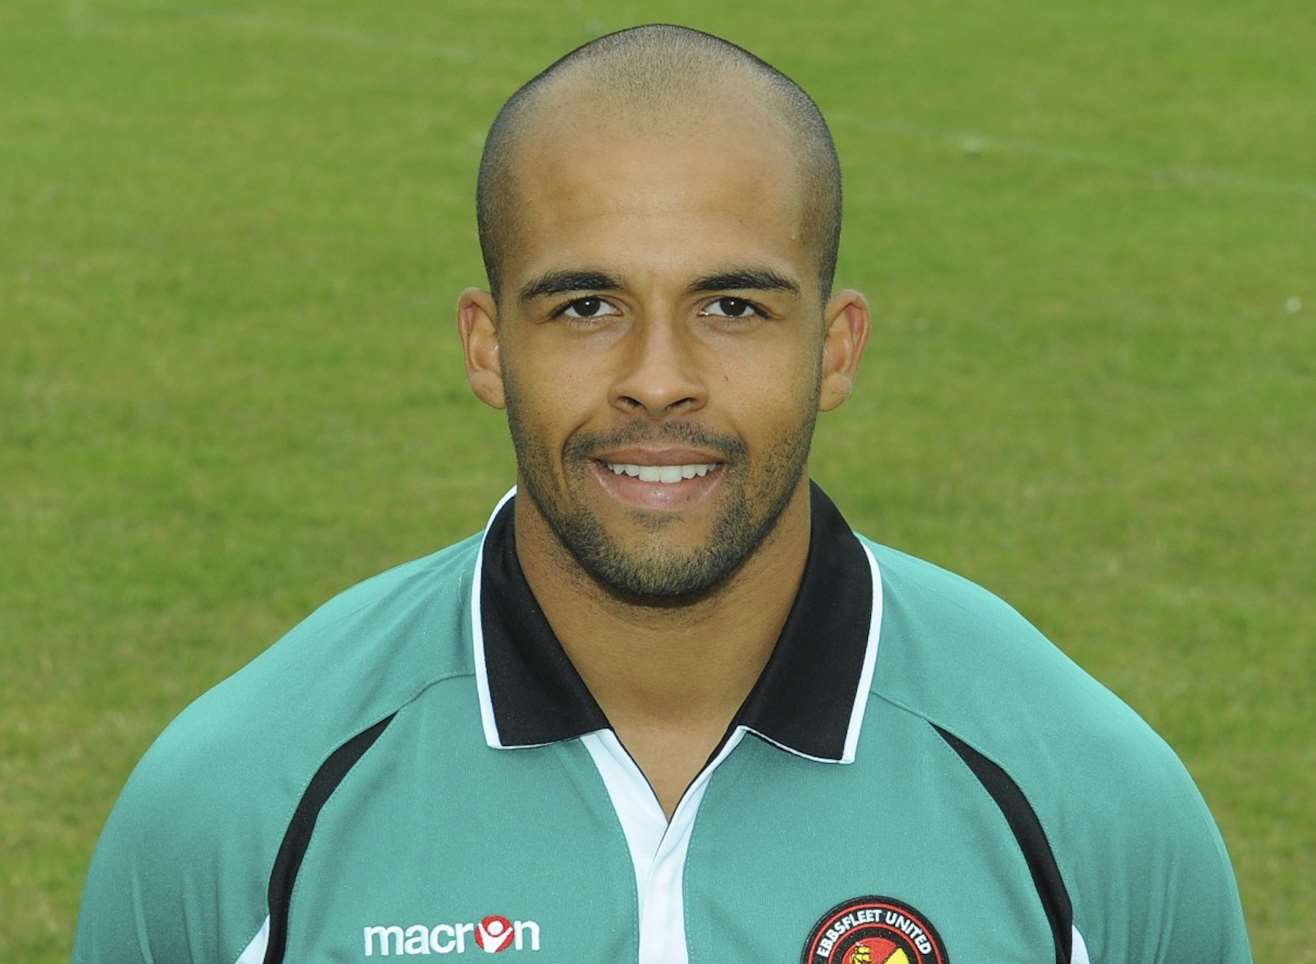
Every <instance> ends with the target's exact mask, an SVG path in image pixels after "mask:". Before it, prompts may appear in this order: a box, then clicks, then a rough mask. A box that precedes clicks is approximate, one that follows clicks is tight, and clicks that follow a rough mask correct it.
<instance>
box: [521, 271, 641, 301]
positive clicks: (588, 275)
mask: <svg viewBox="0 0 1316 964" xmlns="http://www.w3.org/2000/svg"><path fill="white" fill-rule="evenodd" d="M619 288H621V284H620V283H619V282H618V281H617V279H616V278H613V277H612V276H611V275H606V274H604V273H603V272H602V271H591V270H584V271H572V270H566V271H549V272H546V273H545V274H541V275H540V276H539V277H538V278H535V279H533V280H531V281H528V282H526V284H525V286H524V287H522V288H521V291H520V293H519V295H518V297H519V298H520V300H521V302H522V304H524V303H525V302H527V301H530V300H532V299H534V298H542V297H543V296H544V295H561V294H566V293H567V292H569V291H616V290H618V289H619Z"/></svg>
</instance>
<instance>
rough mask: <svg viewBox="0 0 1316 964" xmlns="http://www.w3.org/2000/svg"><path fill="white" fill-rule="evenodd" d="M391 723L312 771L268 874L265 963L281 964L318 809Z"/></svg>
mask: <svg viewBox="0 0 1316 964" xmlns="http://www.w3.org/2000/svg"><path fill="white" fill-rule="evenodd" d="M392 720H393V714H389V715H388V716H386V717H384V718H383V719H382V720H380V721H379V722H378V723H376V724H375V725H374V726H372V727H370V729H368V730H363V731H362V732H360V733H358V734H357V735H356V736H354V737H352V738H351V739H350V740H348V741H347V742H346V743H344V744H343V745H342V746H340V747H339V748H338V749H337V750H334V752H333V753H331V754H330V755H329V759H327V760H325V761H324V763H322V764H320V769H319V770H317V771H315V776H313V777H312V778H311V783H310V785H309V786H308V787H307V788H306V792H305V793H303V794H302V799H301V801H300V802H299V803H298V804H297V809H296V810H295V811H293V815H292V820H290V821H289V822H288V829H287V830H286V831H284V834H283V843H281V844H280V845H279V853H278V855H277V856H276V857H275V858H274V869H273V870H272V871H271V872H270V887H269V894H268V898H267V900H268V902H269V911H270V934H269V941H268V943H267V944H266V945H265V958H264V964H282V961H283V954H284V951H285V950H286V948H287V944H288V912H289V909H290V907H291V905H292V888H293V885H294V884H295V883H296V882H297V871H298V870H299V869H300V868H301V865H302V857H304V856H305V855H306V848H307V847H309V846H310V844H311V834H312V833H314V832H315V821H316V819H317V818H318V817H319V816H320V810H321V809H322V808H323V807H324V805H325V802H326V801H327V800H328V799H329V797H330V796H331V795H332V794H333V792H334V790H335V789H337V788H338V784H340V783H342V782H343V778H344V777H346V776H347V774H348V771H349V770H351V769H352V767H354V766H355V765H356V763H357V761H358V760H360V759H361V757H362V756H363V755H364V754H365V752H366V750H368V749H370V747H371V745H372V744H373V743H374V742H375V740H377V739H378V738H379V734H381V733H383V732H384V728H385V727H387V726H388V724H389V723H390V722H392Z"/></svg>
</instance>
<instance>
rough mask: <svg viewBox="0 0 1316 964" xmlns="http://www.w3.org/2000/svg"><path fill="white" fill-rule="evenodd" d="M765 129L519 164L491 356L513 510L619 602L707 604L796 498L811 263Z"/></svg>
mask: <svg viewBox="0 0 1316 964" xmlns="http://www.w3.org/2000/svg"><path fill="white" fill-rule="evenodd" d="M762 120H763V119H760V123H757V124H756V123H755V122H754V121H753V120H752V119H749V118H744V119H736V118H720V119H718V120H716V121H706V122H701V123H695V122H691V123H688V124H674V125H672V126H670V127H668V126H663V125H660V126H659V128H657V129H654V128H650V129H649V130H648V131H647V132H646V133H636V132H630V131H628V130H626V129H624V128H618V127H601V126H591V125H589V124H585V125H580V124H577V125H575V126H574V127H572V128H571V129H570V130H568V131H563V130H557V129H554V128H553V127H552V125H551V122H548V123H541V124H539V125H538V127H537V129H536V130H535V131H534V132H533V133H532V135H531V136H529V137H528V138H527V141H526V142H525V148H524V152H523V153H522V155H521V157H520V163H519V165H518V168H517V171H518V177H517V181H518V204H519V206H520V215H521V221H520V223H519V225H518V228H517V230H516V232H515V234H514V239H513V240H512V242H511V243H510V244H509V246H508V253H507V257H506V258H505V261H504V269H503V279H504V284H503V290H502V292H501V293H500V305H499V312H498V314H499V319H498V341H499V351H500V355H501V369H502V378H503V385H504V389H505V393H506V403H507V413H508V422H509V425H510V428H511V434H512V438H513V442H514V445H515V448H516V456H517V463H518V468H519V475H520V481H521V483H522V491H523V492H524V493H525V494H526V495H528V496H529V497H530V499H531V500H533V502H534V505H535V507H536V508H537V510H538V511H539V513H540V514H541V515H542V517H543V518H544V520H545V521H546V522H547V523H548V526H549V527H550V528H551V530H552V531H553V533H554V534H555V535H556V537H557V539H558V541H560V542H561V543H562V544H563V546H564V547H565V548H566V549H567V550H568V551H570V552H571V554H572V555H573V556H574V557H575V558H576V560H577V561H578V562H579V563H580V564H581V565H582V566H583V567H584V568H585V570H586V571H587V572H589V573H590V574H591V575H592V576H594V578H595V579H597V580H598V581H600V582H601V583H603V584H604V585H606V586H608V587H609V588H611V589H612V590H613V591H615V592H618V593H620V594H622V595H625V596H627V597H631V598H638V599H647V600H654V601H657V600H663V599H668V600H674V599H689V598H693V597H698V596H700V595H702V594H705V593H707V592H708V591H709V590H711V589H713V588H715V587H717V586H718V585H719V584H721V583H722V582H723V581H724V580H725V579H726V578H727V577H728V576H730V575H731V574H732V573H733V572H735V571H736V569H737V568H738V567H739V565H740V564H741V563H742V562H743V561H744V560H745V559H746V558H747V557H748V556H749V555H750V554H751V553H752V552H753V551H754V550H755V548H757V546H758V545H759V544H760V543H761V542H762V541H763V539H764V538H765V537H766V536H767V535H768V534H769V533H770V532H771V531H772V529H773V527H774V525H775V523H776V521H777V519H778V517H779V516H780V514H781V513H782V511H783V510H784V509H785V508H786V506H787V505H788V504H789V503H790V501H791V499H792V497H793V496H794V495H795V494H796V493H797V491H798V490H799V489H800V487H801V486H802V485H804V484H806V483H805V481H804V470H805V463H806V460H807V457H808V452H809V442H810V438H811V436H812V432H813V426H814V421H815V418H816V415H817V411H818V390H819V377H820V360H821V352H822V335H823V314H822V305H821V303H820V293H819V291H818V288H817V280H816V274H817V254H816V252H815V251H813V250H811V249H809V248H808V247H806V245H805V242H804V240H803V238H802V236H801V230H800V226H801V214H800V204H801V191H800V187H799V183H798V180H797V175H796V173H795V172H796V164H795V161H794V159H793V158H792V156H791V155H790V153H789V151H788V148H787V147H786V146H785V144H784V143H783V141H782V138H781V137H780V136H779V135H777V134H775V133H774V132H772V131H771V130H770V129H769V130H765V129H764V128H765V125H764V124H763V123H762Z"/></svg>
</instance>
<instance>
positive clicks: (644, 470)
mask: <svg viewBox="0 0 1316 964" xmlns="http://www.w3.org/2000/svg"><path fill="white" fill-rule="evenodd" d="M603 465H604V466H606V467H607V469H608V471H609V472H611V473H612V474H613V475H629V476H630V477H631V478H633V479H639V480H640V481H641V482H662V483H664V484H666V485H671V484H673V483H676V482H681V481H684V480H685V479H695V478H703V477H704V476H705V475H707V474H708V473H709V472H712V471H713V470H714V469H716V468H717V463H713V462H695V463H685V464H682V465H635V464H634V463H631V462H604V463H603Z"/></svg>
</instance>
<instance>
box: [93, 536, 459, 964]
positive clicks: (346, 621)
mask: <svg viewBox="0 0 1316 964" xmlns="http://www.w3.org/2000/svg"><path fill="white" fill-rule="evenodd" d="M478 551H479V539H478V537H473V538H471V539H467V540H465V541H463V542H460V543H457V544H455V545H452V546H449V547H447V548H445V549H442V550H439V551H438V552H436V553H433V554H431V555H429V556H426V557H424V558H421V559H417V560H415V561H413V562H409V563H405V564H403V565H401V566H398V567H396V568H394V569H391V570H389V571H387V572H384V573H381V574H380V575H378V576H375V577H373V578H371V579H368V580H366V581H365V582H362V583H360V584H358V585H356V586H353V587H352V588H350V589H348V590H346V591H345V592H342V593H340V594H339V595H337V596H335V597H334V598H333V599H331V600H330V601H329V602H327V603H325V604H324V605H323V606H321V607H320V608H319V609H317V610H316V611H315V612H314V613H312V614H311V615H310V616H308V617H307V618H306V619H305V620H303V621H302V622H301V623H300V624H299V625H298V626H296V627H295V628H294V629H292V630H291V631H290V632H289V633H288V634H287V635H285V636H284V637H283V638H282V639H280V640H279V641H278V642H277V643H275V644H274V645H273V646H271V647H269V648H268V649H267V650H265V651H264V652H263V653H261V654H260V655H259V656H258V657H257V658H256V659H254V660H253V661H252V662H250V663H248V664H247V665H246V666H244V667H243V668H242V669H240V670H238V671H237V672H236V673H234V674H233V675H232V676H230V677H229V678H228V679H226V680H224V681H223V682H221V683H219V684H218V685H217V686H215V687H214V688H212V689H211V690H209V691H208V692H206V693H205V694H203V695H202V696H201V697H199V698H198V699H197V700H196V701H194V702H193V703H192V704H191V705H190V706H188V707H187V708H186V709H185V710H183V712H182V713H180V714H179V715H178V716H177V717H176V718H175V719H174V720H173V722H172V723H170V724H169V726H168V727H166V728H165V730H164V732H163V733H161V734H160V736H159V737H158V738H157V739H156V740H155V742H154V743H153V744H152V745H151V747H150V748H149V749H148V750H147V752H146V754H145V755H144V756H143V757H142V759H141V761H140V762H139V763H138V764H137V766H136V768H135V769H134V770H133V773H132V775H131V776H130V777H129V779H128V781H127V783H126V785H125V786H124V788H123V791H122V792H121V793H120V795H119V799H118V801H117V802H116V803H115V806H114V809H113V811H112V812H111V814H110V816H109V819H108V820H107V822H106V825H105V829H104V831H103V832H102V834H101V839H100V842H99V844H98V846H97V851H96V855H95V857H94V858H93V861H92V866H91V870H90V872H89V874H88V878H87V886H86V890H85V893H84V899H83V911H82V924H81V925H80V929H79V952H78V954H79V955H80V956H77V957H76V959H78V960H83V959H88V960H90V959H110V958H111V957H113V958H115V959H125V958H124V955H125V954H126V953H127V952H126V951H125V950H124V949H125V948H127V947H130V946H133V944H134V941H135V940H136V939H137V938H136V937H135V936H134V932H133V931H132V928H131V926H129V925H130V924H131V922H132V921H133V920H135V919H137V918H138V917H140V916H142V915H146V916H147V917H150V918H151V919H152V920H153V921H155V923H156V926H155V927H154V928H153V929H152V941H153V942H156V941H158V942H161V944H160V946H161V947H163V948H167V949H168V953H165V954H164V956H165V957H168V958H169V959H177V960H183V959H187V956H188V955H189V954H190V955H191V957H192V959H205V960H211V959H216V960H221V959H226V960H232V959H234V958H236V957H237V956H238V954H239V953H240V952H241V950H242V948H243V947H244V946H246V944H247V942H248V941H249V940H251V938H252V935H253V934H254V933H255V931H256V928H257V927H258V925H259V924H260V921H261V918H262V916H263V915H264V913H265V899H264V894H265V887H266V885H267V879H268V875H269V870H270V867H271V866H272V864H273V861H274V855H275V853H276V851H277V850H278V848H279V845H280V842H281V841H282V839H283V835H284V832H285V830H286V829H287V827H288V825H289V821H290V819H291V817H292V815H293V813H294V811H295V809H296V807H297V806H298V802H299V801H300V800H301V798H302V796H303V794H304V793H305V792H306V790H307V787H308V785H309V784H310V782H311V780H312V779H313V777H314V776H315V774H316V773H317V771H318V770H319V769H320V767H321V766H322V765H323V764H324V763H325V761H326V760H327V759H329V758H330V757H331V755H332V754H333V753H334V751H335V750H337V749H338V748H339V747H341V746H343V745H344V744H345V743H346V742H347V741H349V740H351V739H352V738H353V737H354V736H357V735H358V734H360V733H362V732H363V731H365V730H367V729H369V728H370V727H372V726H373V725H374V724H376V723H379V722H380V721H382V720H384V719H386V718H388V717H391V716H392V715H394V714H396V713H398V712H399V711H400V710H402V709H403V708H404V707H405V706H406V705H407V704H408V703H410V702H411V701H413V700H415V699H417V698H419V697H420V696H421V694H424V693H436V692H437V688H438V687H439V686H441V685H442V684H443V683H444V682H445V681H447V680H452V681H454V682H456V683H459V682H460V681H461V679H462V677H467V676H470V675H471V672H472V669H471V664H472V657H471V655H470V646H469V640H470V629H469V613H470V603H469V599H470V591H471V580H472V578H473V573H474V569H475V558H476V556H477V554H478ZM212 917H213V918H214V919H213V921H212V923H211V924H210V925H208V926H207V927H206V928H205V929H204V931H205V932H204V934H202V935H201V936H200V937H199V938H196V939H197V940H200V941H201V944H200V945H195V946H194V945H193V944H189V943H188V941H190V940H193V938H189V937H188V936H187V935H186V934H183V933H181V932H180V931H179V929H178V927H177V922H178V921H182V920H192V919H194V918H196V919H207V920H209V919H211V918H212ZM116 922H117V923H116ZM125 928H126V929H125ZM194 937H195V935H194ZM171 941H172V942H174V943H170V942H171ZM153 946H155V945H154V943H153ZM105 948H110V949H112V950H111V951H104V950H103V949H105ZM185 951H186V953H185ZM162 953H163V952H162ZM157 959H158V958H157Z"/></svg>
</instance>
